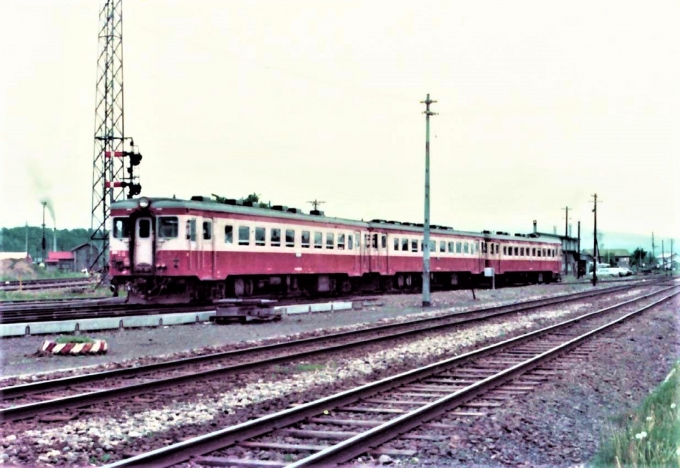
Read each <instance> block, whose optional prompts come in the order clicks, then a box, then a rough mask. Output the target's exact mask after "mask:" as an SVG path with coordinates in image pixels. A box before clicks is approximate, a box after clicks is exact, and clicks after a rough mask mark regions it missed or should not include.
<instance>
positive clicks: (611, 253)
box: [586, 249, 630, 267]
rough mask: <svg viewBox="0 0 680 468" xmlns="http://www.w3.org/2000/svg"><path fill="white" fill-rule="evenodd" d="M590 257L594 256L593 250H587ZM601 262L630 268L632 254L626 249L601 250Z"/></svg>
mask: <svg viewBox="0 0 680 468" xmlns="http://www.w3.org/2000/svg"><path fill="white" fill-rule="evenodd" d="M586 252H587V253H588V254H590V255H592V254H593V249H590V250H586ZM599 254H600V262H601V263H609V264H610V265H616V266H620V267H629V266H630V252H629V251H628V250H626V249H599Z"/></svg>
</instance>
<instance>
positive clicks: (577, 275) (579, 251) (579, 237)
mask: <svg viewBox="0 0 680 468" xmlns="http://www.w3.org/2000/svg"><path fill="white" fill-rule="evenodd" d="M576 232H577V235H578V240H577V241H576V251H577V252H578V259H579V262H580V261H581V221H579V222H578V228H577V230H576ZM580 277H581V270H580V269H579V267H578V264H577V265H576V279H579V278H580Z"/></svg>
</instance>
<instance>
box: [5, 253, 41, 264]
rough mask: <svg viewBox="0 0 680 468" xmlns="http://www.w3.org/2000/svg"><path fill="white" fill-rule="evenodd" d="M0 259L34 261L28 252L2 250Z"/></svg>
mask: <svg viewBox="0 0 680 468" xmlns="http://www.w3.org/2000/svg"><path fill="white" fill-rule="evenodd" d="M0 260H26V261H27V262H28V263H33V259H32V258H31V256H30V255H29V254H28V252H0Z"/></svg>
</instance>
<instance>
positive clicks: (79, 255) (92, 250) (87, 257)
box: [71, 242, 99, 271]
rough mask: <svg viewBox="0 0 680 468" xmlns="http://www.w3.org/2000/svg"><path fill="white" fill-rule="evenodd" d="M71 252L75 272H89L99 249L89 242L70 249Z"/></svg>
mask: <svg viewBox="0 0 680 468" xmlns="http://www.w3.org/2000/svg"><path fill="white" fill-rule="evenodd" d="M71 252H72V253H73V264H74V265H73V268H74V270H75V271H82V270H89V269H90V266H91V265H92V263H93V262H94V260H95V259H96V258H97V255H99V249H98V248H97V247H96V246H95V245H94V244H92V243H89V242H86V243H84V244H80V245H78V246H76V247H74V248H72V249H71Z"/></svg>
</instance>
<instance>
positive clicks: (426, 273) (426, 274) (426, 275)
mask: <svg viewBox="0 0 680 468" xmlns="http://www.w3.org/2000/svg"><path fill="white" fill-rule="evenodd" d="M435 102H437V101H432V100H430V95H429V94H428V95H427V98H426V99H425V100H424V101H420V103H421V104H425V112H423V113H424V114H425V223H424V225H425V226H424V235H423V237H424V239H423V243H424V245H423V307H429V306H430V116H431V115H437V114H436V113H435V112H432V111H431V110H430V104H433V103H435Z"/></svg>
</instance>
